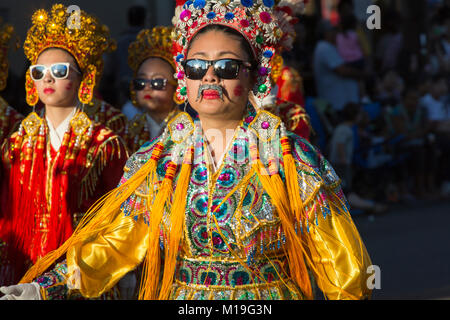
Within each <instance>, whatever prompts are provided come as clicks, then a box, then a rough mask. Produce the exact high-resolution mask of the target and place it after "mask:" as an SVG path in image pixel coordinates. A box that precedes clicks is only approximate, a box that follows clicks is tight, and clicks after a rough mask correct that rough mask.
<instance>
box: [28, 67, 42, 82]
mask: <svg viewBox="0 0 450 320" xmlns="http://www.w3.org/2000/svg"><path fill="white" fill-rule="evenodd" d="M44 69H45V68H44V67H42V66H32V67H31V69H30V70H31V72H30V73H31V78H32V79H33V80H41V79H42V78H43V77H44Z"/></svg>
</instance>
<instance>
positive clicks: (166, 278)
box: [158, 146, 194, 300]
mask: <svg viewBox="0 0 450 320" xmlns="http://www.w3.org/2000/svg"><path fill="white" fill-rule="evenodd" d="M193 154H194V147H193V146H191V147H189V150H188V152H187V153H186V155H185V158H184V160H183V165H182V166H181V170H180V174H179V176H178V180H177V185H176V189H175V193H174V197H173V203H172V208H171V210H170V232H169V234H168V237H169V241H168V244H167V245H166V246H165V248H164V249H165V251H164V252H165V254H164V259H165V260H164V275H163V279H162V283H161V291H160V293H159V298H158V299H160V300H166V299H168V297H169V294H170V290H171V288H172V283H173V276H174V274H175V265H176V259H177V254H178V247H179V245H180V239H181V235H182V234H183V225H184V216H185V211H186V200H187V190H188V187H189V181H190V178H191V163H192V157H193Z"/></svg>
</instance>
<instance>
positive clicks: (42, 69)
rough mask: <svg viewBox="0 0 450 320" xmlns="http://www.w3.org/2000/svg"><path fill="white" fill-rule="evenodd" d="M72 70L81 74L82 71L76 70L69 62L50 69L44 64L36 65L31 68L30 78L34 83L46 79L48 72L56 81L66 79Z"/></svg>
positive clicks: (55, 65) (59, 63)
mask: <svg viewBox="0 0 450 320" xmlns="http://www.w3.org/2000/svg"><path fill="white" fill-rule="evenodd" d="M70 68H72V69H73V70H74V71H75V72H76V73H78V74H81V72H80V71H78V70H77V69H75V68H74V67H72V66H71V65H70V63H68V62H58V63H53V64H52V65H50V67H47V66H45V65H43V64H34V65H32V66H30V76H31V79H33V80H34V81H39V80H42V79H44V77H45V74H46V73H47V71H48V70H50V73H51V75H52V77H53V78H55V79H66V78H67V77H68V76H69V69H70Z"/></svg>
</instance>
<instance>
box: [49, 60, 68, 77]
mask: <svg viewBox="0 0 450 320" xmlns="http://www.w3.org/2000/svg"><path fill="white" fill-rule="evenodd" d="M51 71H52V76H53V77H54V78H55V79H61V78H65V77H67V73H68V71H69V68H68V67H67V65H65V64H55V65H53V66H52V67H51Z"/></svg>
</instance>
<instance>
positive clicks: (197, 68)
mask: <svg viewBox="0 0 450 320" xmlns="http://www.w3.org/2000/svg"><path fill="white" fill-rule="evenodd" d="M182 65H183V68H184V74H185V75H186V77H187V78H188V79H191V80H201V79H202V78H203V77H204V76H205V74H206V72H208V69H209V67H210V66H213V68H214V73H215V74H216V75H217V76H218V77H219V78H221V79H236V78H237V76H238V74H239V70H240V68H241V66H244V67H247V68H250V67H251V64H250V63H249V62H245V61H242V60H237V59H218V60H203V59H189V60H186V61H184V62H183V63H182Z"/></svg>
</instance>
